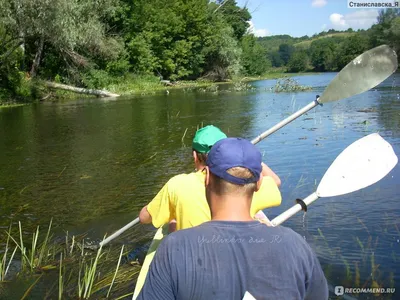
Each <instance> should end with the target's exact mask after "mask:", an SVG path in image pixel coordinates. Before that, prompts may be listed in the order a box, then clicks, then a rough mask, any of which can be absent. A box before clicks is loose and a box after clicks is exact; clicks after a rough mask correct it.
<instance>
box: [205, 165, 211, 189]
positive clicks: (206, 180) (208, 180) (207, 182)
mask: <svg viewBox="0 0 400 300" xmlns="http://www.w3.org/2000/svg"><path fill="white" fill-rule="evenodd" d="M204 169H205V170H206V177H205V179H204V184H205V186H208V185H209V184H210V169H209V168H208V167H204Z"/></svg>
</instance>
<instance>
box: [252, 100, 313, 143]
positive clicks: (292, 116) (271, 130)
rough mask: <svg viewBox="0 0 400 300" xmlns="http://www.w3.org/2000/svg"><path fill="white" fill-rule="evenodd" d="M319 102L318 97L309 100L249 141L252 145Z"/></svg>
mask: <svg viewBox="0 0 400 300" xmlns="http://www.w3.org/2000/svg"><path fill="white" fill-rule="evenodd" d="M319 104H320V103H319V102H318V99H317V100H314V101H313V102H311V103H309V104H307V105H306V106H304V107H303V108H302V109H300V110H298V111H297V112H295V113H294V114H292V115H290V116H289V117H287V118H286V119H284V120H282V121H281V122H279V123H278V124H276V125H275V126H273V127H271V128H270V129H268V130H267V131H264V132H263V133H261V134H260V135H259V136H258V137H256V138H255V139H253V140H252V141H251V143H252V144H254V145H255V144H257V143H258V142H260V141H261V140H263V139H265V138H266V137H267V136H269V135H271V134H273V133H274V132H275V131H277V130H279V129H281V128H282V127H283V126H285V125H287V124H289V123H290V122H292V121H293V120H295V119H297V118H298V117H300V116H301V115H303V114H305V113H306V112H308V111H309V110H311V109H313V108H314V107H316V106H317V105H319Z"/></svg>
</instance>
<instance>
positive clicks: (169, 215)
mask: <svg viewBox="0 0 400 300" xmlns="http://www.w3.org/2000/svg"><path fill="white" fill-rule="evenodd" d="M173 190H174V188H173V186H171V180H169V181H168V182H167V183H166V184H165V185H164V186H163V188H162V189H161V190H160V191H159V192H158V194H157V195H156V196H155V197H154V198H153V200H151V202H150V203H149V204H148V205H146V206H145V207H143V208H142V210H141V211H140V214H139V220H140V223H142V224H149V223H153V226H154V227H156V228H159V227H161V226H163V225H164V224H167V223H168V222H169V221H170V220H172V219H173V218H174V216H173V214H174V212H173V210H172V209H171V205H170V199H173Z"/></svg>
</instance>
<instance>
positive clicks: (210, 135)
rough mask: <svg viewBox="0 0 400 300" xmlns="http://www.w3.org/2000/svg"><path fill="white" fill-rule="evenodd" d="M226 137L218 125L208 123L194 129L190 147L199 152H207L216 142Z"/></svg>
mask: <svg viewBox="0 0 400 300" xmlns="http://www.w3.org/2000/svg"><path fill="white" fill-rule="evenodd" d="M226 137H227V136H226V134H225V133H223V132H222V131H221V130H220V129H219V128H218V127H215V126H213V125H208V126H206V127H203V128H200V129H199V130H197V131H196V134H195V136H194V138H193V143H192V148H193V149H194V150H196V151H197V152H200V153H208V152H209V151H210V149H211V147H212V146H213V145H214V144H215V143H216V142H218V141H219V140H222V139H224V138H226Z"/></svg>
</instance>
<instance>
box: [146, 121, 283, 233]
mask: <svg viewBox="0 0 400 300" xmlns="http://www.w3.org/2000/svg"><path fill="white" fill-rule="evenodd" d="M226 137H227V136H226V135H225V134H224V133H223V132H222V131H221V130H220V129H218V128H217V127H215V126H212V125H209V126H206V127H203V128H201V129H199V130H198V131H197V132H196V135H195V137H194V139H193V143H192V148H193V159H194V164H195V166H196V172H193V173H190V174H180V175H176V176H174V177H172V178H171V179H170V180H169V181H168V182H167V183H166V184H165V185H164V186H163V188H162V189H161V190H160V191H159V192H158V194H157V195H156V196H155V197H154V199H153V200H152V201H151V202H150V203H149V204H148V205H146V206H145V207H143V209H142V210H141V212H140V214H139V219H140V222H141V223H144V224H148V223H153V225H154V227H156V228H159V227H161V226H163V225H164V224H167V223H168V222H172V223H174V222H176V230H180V229H185V228H190V227H194V226H197V225H200V224H202V223H204V222H207V221H210V220H211V213H210V208H209V206H208V203H207V200H206V196H205V187H204V180H205V173H204V172H203V170H204V169H205V165H206V159H207V153H208V152H209V151H210V149H211V147H212V146H213V145H214V144H215V143H216V142H218V141H219V140H221V139H223V138H226ZM262 166H263V172H262V174H263V176H264V177H263V181H262V184H261V188H260V190H259V191H257V192H256V193H254V197H253V201H252V203H251V209H250V213H251V216H253V217H255V218H258V219H260V218H261V219H263V218H264V219H265V218H266V216H265V215H264V214H263V213H262V210H263V209H265V208H268V207H274V206H279V205H280V204H281V201H282V197H281V194H280V191H279V186H280V184H281V181H280V179H279V177H278V176H277V175H276V174H275V173H274V172H273V171H272V170H271V169H270V168H269V167H268V166H267V165H265V164H264V163H263V164H262ZM257 212H258V213H257ZM256 214H257V215H256ZM266 220H267V221H268V219H266ZM170 228H171V226H170ZM172 228H173V226H172ZM173 230H174V229H172V230H171V229H170V231H173Z"/></svg>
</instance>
